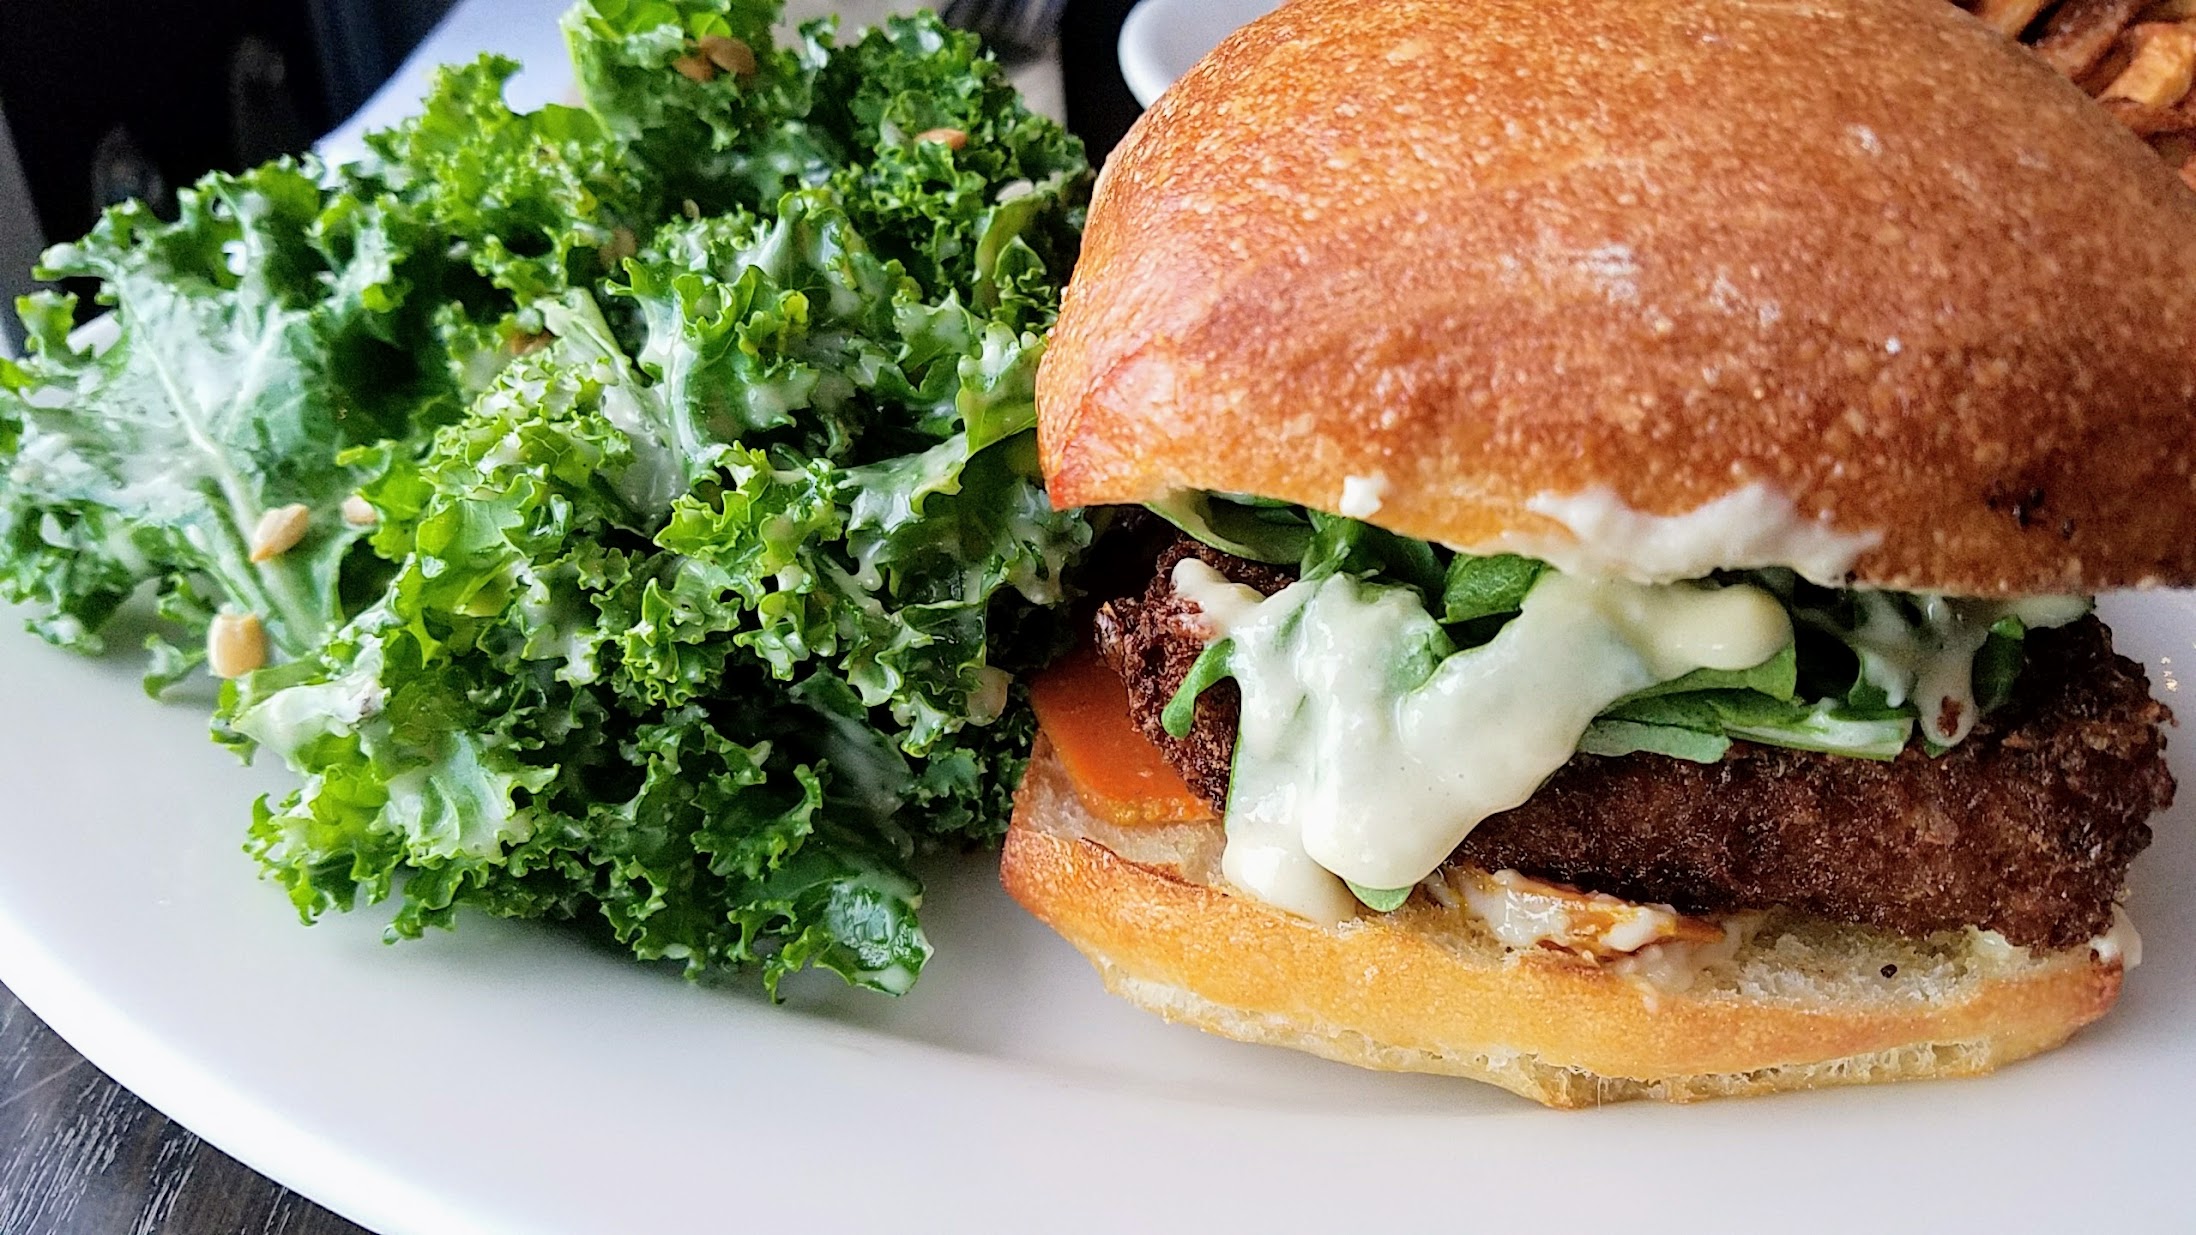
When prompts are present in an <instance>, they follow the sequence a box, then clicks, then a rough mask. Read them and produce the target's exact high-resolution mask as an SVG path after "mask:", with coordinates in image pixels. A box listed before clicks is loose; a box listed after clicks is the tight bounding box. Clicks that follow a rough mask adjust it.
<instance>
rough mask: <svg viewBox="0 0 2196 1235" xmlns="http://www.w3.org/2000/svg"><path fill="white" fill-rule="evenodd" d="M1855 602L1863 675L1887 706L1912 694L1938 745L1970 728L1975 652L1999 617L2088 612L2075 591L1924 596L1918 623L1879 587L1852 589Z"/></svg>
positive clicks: (2055, 619)
mask: <svg viewBox="0 0 2196 1235" xmlns="http://www.w3.org/2000/svg"><path fill="white" fill-rule="evenodd" d="M1854 600H1855V603H1856V604H1857V605H1858V606H1859V610H1860V625H1859V626H1858V628H1856V629H1855V630H1854V632H1853V636H1852V644H1853V648H1854V650H1855V651H1856V652H1857V653H1858V654H1859V656H1860V662H1861V677H1862V678H1863V679H1864V680H1865V681H1867V682H1868V683H1869V685H1871V686H1874V687H1875V688H1876V689H1878V690H1880V691H1882V692H1883V693H1884V697H1885V698H1886V699H1887V700H1888V701H1889V702H1890V703H1891V706H1893V707H1897V706H1899V705H1900V704H1903V703H1906V702H1907V701H1908V700H1912V701H1913V703H1914V708H1915V711H1916V712H1917V713H1918V714H1919V716H1920V719H1921V726H1922V731H1923V732H1924V733H1926V734H1928V735H1929V739H1930V740H1931V741H1933V742H1935V743H1936V744H1937V745H1939V746H1952V745H1956V744H1957V743H1958V742H1960V741H1961V740H1962V739H1963V738H1965V737H1966V736H1967V735H1968V733H1969V731H1970V730H1972V729H1973V728H1974V727H1975V717H1976V715H1977V709H1976V707H1975V654H1976V653H1977V652H1980V651H1981V650H1982V646H1983V643H1984V642H1985V641H1987V640H1988V639H1989V638H1990V628H1991V627H1992V626H1994V625H1996V624H1997V622H1998V621H1999V619H2001V618H2005V617H2016V618H2019V619H2020V620H2021V624H2022V625H2024V626H2027V627H2029V628H2030V629H2039V628H2043V627H2050V626H2064V625H2065V624H2067V623H2068V622H2071V621H2074V620H2075V619H2077V618H2079V617H2081V616H2082V615H2083V614H2085V613H2087V612H2089V602H2088V601H2087V600H2086V599H2084V598H2082V597H2079V596H2030V597H2024V598H2021V599H2018V600H1963V599H1957V598H1954V597H1949V596H1923V597H1921V598H1920V601H1921V621H1920V622H1919V623H1916V622H1914V621H1911V620H1910V619H1908V618H1907V617H1906V616H1905V615H1904V614H1903V613H1902V612H1901V611H1900V610H1899V608H1898V606H1897V604H1896V603H1895V602H1893V600H1892V599H1891V598H1890V597H1889V596H1886V595H1884V594H1883V593H1881V592H1856V593H1854Z"/></svg>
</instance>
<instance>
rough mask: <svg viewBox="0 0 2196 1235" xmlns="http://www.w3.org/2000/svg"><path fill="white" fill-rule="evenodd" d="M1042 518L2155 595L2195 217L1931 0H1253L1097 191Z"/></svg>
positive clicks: (2181, 381) (1044, 385) (1055, 362)
mask: <svg viewBox="0 0 2196 1235" xmlns="http://www.w3.org/2000/svg"><path fill="white" fill-rule="evenodd" d="M1038 404H1039V409H1040V416H1039V434H1040V440H1041V445H1042V449H1043V455H1044V463H1045V468H1046V471H1047V473H1048V476H1049V478H1050V488H1051V493H1052V496H1053V500H1054V501H1056V502H1058V503H1060V504H1062V505H1090V504H1104V503H1130V502H1147V501H1154V500H1157V499H1160V498H1163V497H1165V496H1166V495H1168V494H1170V493H1173V492H1177V491H1181V490H1190V489H1201V490H1210V491H1217V492H1230V493H1248V494H1256V495H1261V496H1265V497H1271V498H1278V499H1283V500H1287V501H1292V502H1297V503H1301V504H1304V505H1307V506H1311V507H1315V508H1319V509H1324V510H1330V511H1331V510H1337V509H1338V508H1339V507H1340V505H1341V494H1342V491H1343V485H1344V482H1345V480H1346V479H1347V478H1349V477H1352V476H1356V477H1378V478H1380V479H1381V480H1382V481H1384V483H1385V488H1384V491H1382V493H1381V497H1382V502H1381V504H1380V506H1379V508H1378V511H1377V514H1375V515H1374V516H1372V517H1373V518H1374V521H1376V522H1379V523H1381V524H1383V525H1384V526H1387V527H1389V528H1391V529H1393V530H1395V531H1398V532H1402V533H1405V534H1407V535H1411V536H1415V537H1419V538H1421V539H1427V540H1433V541H1438V542H1441V543H1445V544H1449V545H1452V546H1457V547H1465V548H1468V547H1472V546H1481V545H1488V544H1490V543H1492V542H1495V541H1497V540H1498V539H1499V538H1500V537H1501V536H1502V535H1503V534H1505V533H1512V534H1518V535H1522V536H1525V537H1534V536H1539V537H1551V536H1552V537H1556V538H1559V539H1560V538H1562V537H1563V536H1565V535H1566V534H1565V533H1563V532H1561V531H1560V530H1559V525H1557V524H1555V523H1554V522H1552V521H1551V520H1550V519H1549V518H1547V517H1546V516H1545V515H1544V514H1541V513H1536V512H1535V511H1534V510H1532V509H1529V508H1528V503H1529V502H1531V501H1532V499H1534V498H1535V497H1536V496H1542V495H1556V496H1560V495H1573V494H1581V493H1588V492H1592V491H1595V490H1598V489H1604V488H1605V489H1607V490H1611V491H1613V493H1614V495H1615V497H1616V498H1618V499H1620V500H1621V502H1622V503H1623V504H1624V506H1625V507H1628V508H1630V509H1631V510H1634V511H1640V512H1647V513H1652V514H1658V515H1674V514H1681V513H1684V512H1687V511H1691V510H1694V509H1696V508H1699V507H1701V506H1703V505H1705V504H1707V503H1709V502H1711V501H1713V500H1715V499H1717V498H1720V497H1722V496H1724V495H1726V494H1728V493H1730V492H1732V491H1734V490H1737V489H1740V488H1741V487H1742V486H1746V485H1749V484H1759V485H1762V486H1765V487H1766V488H1767V489H1768V490H1769V491H1772V492H1775V493H1778V494H1781V495H1782V496H1783V497H1784V498H1788V499H1789V500H1790V501H1791V503H1792V504H1793V506H1794V507H1795V508H1796V510H1797V511H1798V512H1799V514H1800V515H1801V517H1802V518H1811V519H1813V520H1816V521H1818V522H1819V524H1820V525H1821V526H1824V527H1827V528H1832V529H1835V530H1837V531H1839V532H1842V533H1848V534H1855V535H1865V534H1868V533H1875V534H1880V536H1881V540H1880V542H1879V543H1877V544H1876V545H1875V547H1874V548H1873V549H1870V550H1868V551H1866V552H1864V553H1862V554H1861V555H1860V556H1859V557H1858V559H1857V561H1855V562H1853V564H1852V570H1853V573H1852V580H1853V581H1854V582H1857V583H1864V584H1869V585H1875V586H1886V587H1908V588H1927V589H1930V590H1938V591H1948V592H1956V593H1966V594H1978V595H1982V594H2007V593H2012V594H2019V593H2037V592H2093V591H2099V590H2105V589H2110V588H2117V587H2128V586H2145V585H2156V584H2165V585H2187V584H2192V583H2196V536H2192V535H2190V532H2191V530H2192V529H2196V453H2192V452H2190V451H2189V450H2188V449H2187V445H2186V442H2187V437H2188V435H2189V432H2190V429H2191V428H2192V427H2196V193H2191V191H2190V190H2189V188H2188V186H2186V185H2184V184H2183V183H2182V182H2181V181H2180V179H2179V178H2178V177H2176V176H2175V175H2174V174H2173V172H2172V171H2171V170H2170V169H2168V168H2167V167H2165V166H2164V164H2163V163H2161V162H2160V160H2159V159H2158V158H2157V156H2156V155H2155V154H2153V153H2152V152H2151V151H2150V150H2149V149H2148V148H2147V147H2145V146H2144V145H2143V144H2142V142H2141V141H2139V140H2138V139H2136V138H2134V137H2133V136H2130V135H2129V134H2128V133H2127V132H2126V131H2124V130H2123V129H2122V128H2121V127H2120V126H2119V125H2117V124H2116V123H2114V122H2113V120H2112V119H2111V118H2110V117H2109V116H2108V115H2107V114H2106V112H2105V111H2104V110H2103V109H2101V108H2099V107H2097V106H2096V105H2095V104H2094V103H2092V102H2091V101H2089V100H2088V99H2087V98H2085V97H2084V96H2083V95H2082V94H2081V93H2080V92H2079V91H2078V90H2076V89H2075V88H2074V87H2073V86H2071V85H2069V84H2068V83H2067V82H2065V81H2063V80H2061V79H2060V78H2059V77H2058V76H2057V75H2055V74H2054V73H2052V72H2051V71H2050V70H2049V69H2047V68H2045V67H2044V66H2043V65H2042V64H2041V63H2039V62H2038V61H2037V60H2036V59H2035V58H2034V57H2033V56H2031V55H2030V54H2029V53H2028V52H2026V51H2024V50H2023V49H2021V48H2020V47H2019V46H2018V45H2016V44H2014V43H2013V42H2011V41H2010V40H2007V39H2005V38H2002V37H2000V36H1998V35H1997V34H1995V33H1993V32H1991V31H1990V30H1988V29H1986V28H1985V27H1984V26H1983V25H1982V24H1980V23H1979V22H1977V21H1975V20H1974V19H1973V18H1972V17H1970V16H1968V15H1967V14H1965V13H1962V12H1959V11H1958V10H1956V9H1955V8H1954V7H1953V6H1952V5H1949V4H1944V3H1941V0H1819V2H1817V3H1810V4H1806V5H1758V4H1742V3H1736V2H1734V0H1578V2H1577V3H1570V4H1549V3H1544V2H1543V0H1466V2H1459V0H1295V2H1294V3H1291V4H1289V5H1287V6H1285V7H1284V8H1282V9H1280V10H1278V11H1277V12H1275V13H1273V14H1271V15H1269V16H1267V17H1265V18H1263V19H1261V20H1259V21H1257V22H1254V23H1252V24H1251V25H1250V26H1248V27H1246V28H1244V29H1243V30H1241V31H1239V32H1237V33H1236V34H1235V35H1234V36H1232V37H1231V38H1230V39H1228V40H1227V41H1226V42H1225V43H1223V44H1222V45H1221V46H1220V48H1219V49H1218V50H1217V51H1215V52H1214V53H1213V54H1212V55H1211V56H1210V57H1208V58H1207V59H1206V60H1205V61H1203V62H1202V63H1201V64H1199V65H1198V66H1197V67H1196V68H1195V69H1193V70H1192V71H1191V72H1190V73H1189V74H1188V75H1187V76H1186V77H1185V78H1183V80H1182V81H1181V82H1179V83H1177V84H1176V86H1175V87H1174V88H1173V89H1172V90H1170V91H1169V92H1168V93H1167V95H1166V96H1165V97H1164V98H1162V99H1161V100H1160V101H1159V103H1158V104H1157V106H1155V107H1154V108H1153V109H1152V110H1151V111H1150V112H1148V113H1146V115H1145V116H1144V117H1143V119H1142V120H1141V121H1140V122H1139V123H1138V124H1137V126H1136V128H1135V129H1134V130H1133V131H1132V132H1131V133H1130V135H1129V137H1128V138H1127V140H1126V141H1125V142H1124V143H1123V144H1122V146H1121V147H1120V149H1118V150H1117V151H1115V153H1114V154H1113V156H1112V158H1111V159H1110V160H1109V161H1108V163H1107V164H1106V167H1105V171H1104V173H1103V175H1102V176H1101V177H1100V179H1099V182H1098V185H1097V189H1096V196H1095V198H1094V200H1093V202H1092V206H1091V212H1090V223H1089V228H1088V231H1087V233H1086V235H1085V239H1084V245H1083V252H1082V258H1081V262H1080V264H1079V265H1078V267H1077V269H1076V272H1075V277H1074V281H1073V283H1072V284H1071V286H1070V287H1069V288H1068V292H1067V299H1066V303H1065V307H1064V309H1063V311H1062V313H1061V316H1060V320H1059V325H1058V328H1057V330H1056V331H1055V333H1054V337H1053V342H1052V345H1051V349H1050V351H1049V353H1048V354H1047V355H1046V357H1045V361H1044V365H1043V368H1042V370H1041V372H1040V374H1039V377H1038Z"/></svg>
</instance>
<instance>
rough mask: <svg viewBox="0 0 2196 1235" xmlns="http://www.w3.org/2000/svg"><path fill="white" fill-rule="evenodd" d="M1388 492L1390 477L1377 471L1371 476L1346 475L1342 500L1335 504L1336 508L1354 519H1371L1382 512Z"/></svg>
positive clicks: (1343, 480) (1343, 479)
mask: <svg viewBox="0 0 2196 1235" xmlns="http://www.w3.org/2000/svg"><path fill="white" fill-rule="evenodd" d="M1387 492H1388V478H1387V477H1386V476H1383V475H1380V474H1379V473H1377V472H1376V473H1374V474H1373V475H1371V476H1344V477H1343V478H1342V500H1341V501H1340V502H1338V503H1336V504H1335V510H1337V511H1338V512H1340V513H1341V514H1344V515H1347V516H1348V517H1350V518H1352V519H1370V518H1372V517H1373V516H1374V515H1376V514H1378V513H1380V503H1381V500H1382V499H1383V498H1384V497H1386V495H1387Z"/></svg>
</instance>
